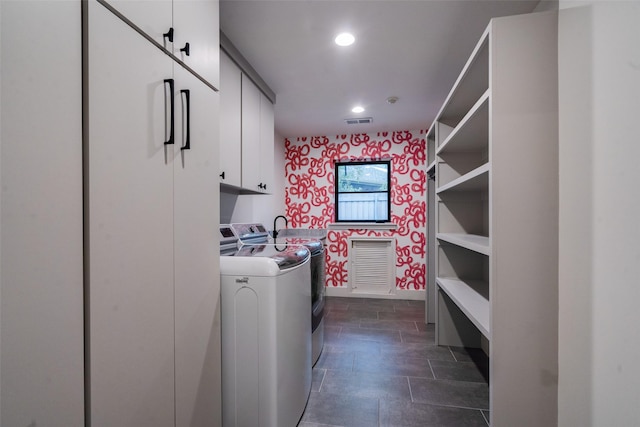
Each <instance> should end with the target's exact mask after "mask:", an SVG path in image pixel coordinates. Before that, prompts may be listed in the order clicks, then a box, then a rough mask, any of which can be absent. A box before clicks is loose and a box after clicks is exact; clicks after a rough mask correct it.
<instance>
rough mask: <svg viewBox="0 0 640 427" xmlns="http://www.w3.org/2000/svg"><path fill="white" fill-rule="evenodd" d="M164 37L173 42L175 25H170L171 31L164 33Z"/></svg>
mask: <svg viewBox="0 0 640 427" xmlns="http://www.w3.org/2000/svg"><path fill="white" fill-rule="evenodd" d="M162 38H163V39H169V41H170V42H171V43H173V27H169V31H167V32H166V33H164V34H163V35H162Z"/></svg>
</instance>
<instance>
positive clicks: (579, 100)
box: [558, 1, 640, 426]
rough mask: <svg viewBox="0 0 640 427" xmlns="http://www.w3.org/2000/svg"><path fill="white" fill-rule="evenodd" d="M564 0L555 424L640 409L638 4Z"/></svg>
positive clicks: (616, 418) (626, 417) (639, 416)
mask: <svg viewBox="0 0 640 427" xmlns="http://www.w3.org/2000/svg"><path fill="white" fill-rule="evenodd" d="M575 6H576V3H575V2H571V1H567V2H565V1H562V2H561V3H560V8H561V12H560V20H559V79H560V80H559V83H560V85H559V89H560V99H559V102H560V104H559V106H560V294H559V303H560V313H559V315H560V316H559V323H560V325H559V372H560V376H559V392H558V404H559V425H560V426H631V425H637V423H638V420H640V405H638V401H639V396H640V364H639V363H638V360H639V359H640V339H638V333H637V325H638V324H640V310H638V302H639V301H640V279H639V278H640V249H639V248H640V246H638V242H639V241H640V226H639V225H638V219H639V218H640V196H639V195H640V191H638V183H640V167H639V166H638V162H639V159H640V143H639V142H638V135H639V134H640V120H639V119H640V115H639V112H640V44H639V43H638V40H640V25H638V23H640V3H638V2H613V1H612V2H594V3H592V4H590V5H586V6H585V5H580V6H579V7H575Z"/></svg>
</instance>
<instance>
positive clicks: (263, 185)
mask: <svg viewBox="0 0 640 427" xmlns="http://www.w3.org/2000/svg"><path fill="white" fill-rule="evenodd" d="M258 188H261V189H263V190H266V189H267V184H263V183H260V184H258Z"/></svg>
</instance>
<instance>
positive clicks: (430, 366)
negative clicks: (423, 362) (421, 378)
mask: <svg viewBox="0 0 640 427" xmlns="http://www.w3.org/2000/svg"><path fill="white" fill-rule="evenodd" d="M427 363H428V364H429V369H431V375H433V379H434V380H437V378H436V373H435V371H434V370H433V366H432V365H431V360H430V359H427Z"/></svg>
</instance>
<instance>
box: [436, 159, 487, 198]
mask: <svg viewBox="0 0 640 427" xmlns="http://www.w3.org/2000/svg"><path fill="white" fill-rule="evenodd" d="M490 169H491V167H490V165H489V163H485V164H484V165H482V166H480V167H478V168H476V169H474V170H472V171H471V172H469V173H466V174H464V175H462V176H461V177H460V178H457V179H454V180H453V181H451V182H449V183H447V184H445V185H443V186H441V187H439V188H438V190H437V191H436V192H437V193H442V192H443V191H476V190H486V189H488V188H489V170H490Z"/></svg>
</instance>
